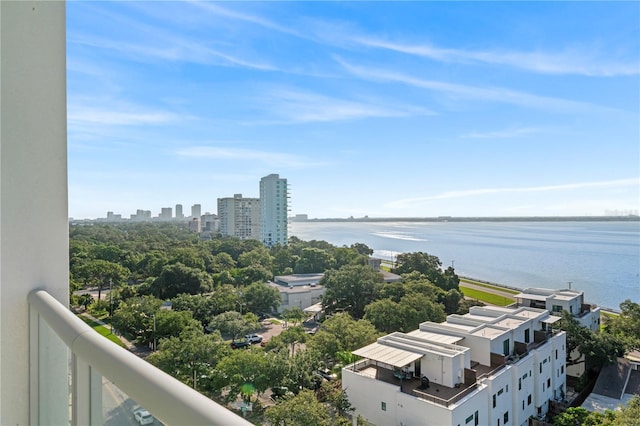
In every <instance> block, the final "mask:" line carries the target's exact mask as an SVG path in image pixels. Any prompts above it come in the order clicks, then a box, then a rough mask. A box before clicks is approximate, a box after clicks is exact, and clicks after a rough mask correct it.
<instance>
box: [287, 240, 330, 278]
mask: <svg viewBox="0 0 640 426" xmlns="http://www.w3.org/2000/svg"><path fill="white" fill-rule="evenodd" d="M334 265H335V259H334V258H333V257H332V256H331V254H330V253H329V252H328V251H327V250H323V249H320V248H315V247H306V248H303V249H302V251H301V253H300V259H299V260H298V262H297V263H296V266H295V272H296V273H297V274H312V273H322V272H324V271H326V270H328V269H331V268H333V267H334Z"/></svg>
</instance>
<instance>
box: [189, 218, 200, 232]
mask: <svg viewBox="0 0 640 426" xmlns="http://www.w3.org/2000/svg"><path fill="white" fill-rule="evenodd" d="M189 231H191V232H200V218H199V217H194V218H193V219H191V220H190V221H189Z"/></svg>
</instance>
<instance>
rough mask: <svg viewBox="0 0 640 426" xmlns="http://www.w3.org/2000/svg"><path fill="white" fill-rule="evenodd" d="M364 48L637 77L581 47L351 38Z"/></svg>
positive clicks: (632, 64) (634, 67) (628, 65)
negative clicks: (461, 45)
mask: <svg viewBox="0 0 640 426" xmlns="http://www.w3.org/2000/svg"><path fill="white" fill-rule="evenodd" d="M353 41H354V42H356V43H359V44H361V45H363V46H368V47H374V48H379V49H385V50H391V51H394V52H400V53H405V54H408V55H414V56H420V57H425V58H429V59H432V60H435V61H440V62H447V63H451V62H457V63H485V64H492V65H506V66H510V67H513V68H519V69H523V70H526V71H531V72H536V73H542V74H570V75H584V76H590V77H612V76H624V75H638V74H640V66H639V65H638V62H637V58H636V60H635V61H627V62H623V61H616V60H609V59H608V58H603V57H602V55H599V54H597V53H596V52H593V51H590V49H588V48H586V47H583V48H581V49H567V50H565V51H564V52H558V53H550V52H543V51H536V52H518V51H507V50H465V49H448V48H440V47H437V46H433V45H430V44H401V43H394V42H391V41H385V40H380V39H375V38H369V37H354V38H353Z"/></svg>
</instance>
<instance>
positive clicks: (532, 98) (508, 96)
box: [335, 57, 611, 113]
mask: <svg viewBox="0 0 640 426" xmlns="http://www.w3.org/2000/svg"><path fill="white" fill-rule="evenodd" d="M335 59H336V61H338V62H339V63H340V64H341V65H342V66H343V67H344V68H345V70H347V71H348V72H350V73H351V74H353V75H355V76H358V77H360V78H364V79H367V80H373V81H387V82H394V83H402V84H406V85H409V86H413V87H418V88H421V89H426V90H433V91H436V92H441V93H444V94H446V95H448V96H451V97H454V98H466V99H478V100H483V101H491V102H500V103H507V104H512V105H519V106H523V107H530V108H541V109H546V110H554V111H556V112H565V113H576V112H594V111H611V109H610V108H606V107H601V106H599V105H593V104H588V103H583V102H576V101H571V100H567V99H561V98H553V97H548V96H539V95H533V94H530V93H526V92H520V91H515V90H511V89H506V88H502V87H476V86H468V85H462V84H454V83H448V82H444V81H437V80H425V79H421V78H418V77H412V76H409V75H407V74H403V73H400V72H394V71H386V70H383V69H380V68H375V69H374V68H366V67H362V66H358V65H353V64H350V63H348V62H346V61H344V60H343V59H341V58H338V57H336V58H335Z"/></svg>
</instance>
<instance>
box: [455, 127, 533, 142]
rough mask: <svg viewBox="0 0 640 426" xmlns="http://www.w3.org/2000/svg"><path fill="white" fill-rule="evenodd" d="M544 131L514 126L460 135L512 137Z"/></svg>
mask: <svg viewBox="0 0 640 426" xmlns="http://www.w3.org/2000/svg"><path fill="white" fill-rule="evenodd" d="M542 131H544V130H543V129H541V128H537V127H513V128H508V129H504V130H496V131H492V132H472V133H465V134H463V135H460V137H461V138H464V139H511V138H519V137H522V136H528V135H532V134H536V133H540V132H542Z"/></svg>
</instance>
